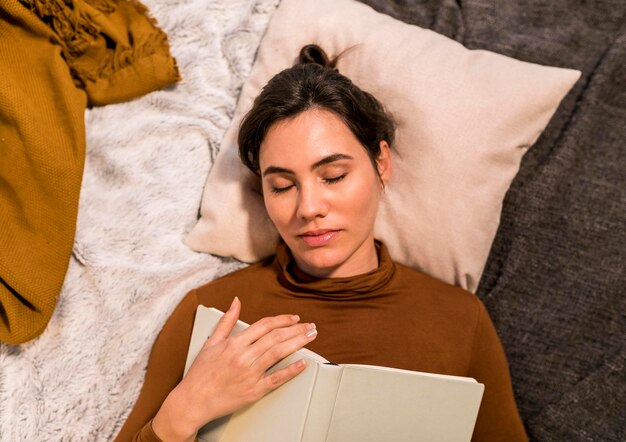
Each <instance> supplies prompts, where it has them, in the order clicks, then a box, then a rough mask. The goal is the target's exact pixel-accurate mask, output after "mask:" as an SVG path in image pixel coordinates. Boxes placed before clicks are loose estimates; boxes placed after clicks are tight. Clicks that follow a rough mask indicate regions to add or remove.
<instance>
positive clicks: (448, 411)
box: [185, 305, 484, 442]
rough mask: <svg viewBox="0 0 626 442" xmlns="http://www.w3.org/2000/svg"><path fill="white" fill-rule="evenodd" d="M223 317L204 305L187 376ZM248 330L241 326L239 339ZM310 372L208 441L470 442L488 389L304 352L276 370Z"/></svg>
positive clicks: (217, 427) (210, 429)
mask: <svg viewBox="0 0 626 442" xmlns="http://www.w3.org/2000/svg"><path fill="white" fill-rule="evenodd" d="M222 315H223V313H222V312H221V311H219V310H217V309H214V308H207V307H204V306H202V305H201V306H199V307H198V309H197V311H196V318H195V322H194V327H193V332H192V335H191V342H190V345H189V352H188V354H187V363H186V365H185V374H186V373H187V370H188V369H189V367H190V366H191V363H192V362H193V360H194V359H195V357H196V355H197V354H198V352H199V351H200V349H201V348H202V345H203V344H204V342H205V341H206V340H207V339H208V337H209V336H210V335H211V334H212V333H213V330H214V329H215V327H216V325H217V323H218V321H219V320H220V318H221V317H222ZM246 327H248V325H247V324H246V323H244V322H242V321H238V323H237V324H236V326H235V327H234V329H233V332H232V333H238V332H240V331H241V330H243V329H245V328H246ZM302 358H304V359H306V361H307V367H306V369H305V370H304V371H303V372H302V373H300V374H299V375H298V376H296V377H295V378H294V379H292V380H291V381H289V382H287V383H286V384H284V385H283V386H281V387H279V388H278V389H276V390H274V391H272V392H271V393H269V394H268V395H266V396H265V397H263V398H262V399H261V400H259V401H258V402H256V403H254V404H252V405H249V406H247V407H244V408H242V409H240V410H238V411H236V412H235V413H233V414H231V415H228V416H225V417H223V418H220V419H217V420H215V421H213V422H210V423H209V424H207V425H206V426H205V427H203V428H202V429H201V430H200V432H199V433H198V438H199V440H201V441H205V442H323V441H327V442H346V441H359V442H368V441H372V442H374V441H375V442H380V441H442V442H443V441H450V442H452V441H455V442H457V441H459V442H460V441H469V440H470V439H471V437H472V432H473V430H474V424H475V422H476V416H477V415H478V408H479V406H480V401H481V399H482V395H483V391H484V385H483V384H480V383H478V382H476V380H475V379H472V378H466V377H461V376H448V375H441V374H432V373H422V372H418V371H410V370H400V369H395V368H389V367H378V366H372V365H357V364H343V365H334V364H330V363H329V362H328V361H327V360H326V359H324V358H323V357H321V356H320V355H318V354H316V353H313V352H312V351H310V350H307V349H302V350H299V351H297V352H296V353H294V354H292V355H290V356H288V357H287V358H285V359H283V360H282V361H280V362H279V363H278V364H276V365H275V366H274V367H272V368H271V369H270V371H272V370H276V369H280V368H283V367H286V366H287V365H289V364H290V363H292V362H295V361H297V360H299V359H302Z"/></svg>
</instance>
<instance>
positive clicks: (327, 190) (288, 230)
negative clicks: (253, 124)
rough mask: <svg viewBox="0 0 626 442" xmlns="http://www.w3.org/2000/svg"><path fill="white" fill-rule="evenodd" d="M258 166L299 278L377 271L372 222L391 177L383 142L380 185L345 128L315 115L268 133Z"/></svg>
mask: <svg viewBox="0 0 626 442" xmlns="http://www.w3.org/2000/svg"><path fill="white" fill-rule="evenodd" d="M259 164H260V169H261V177H262V185H263V198H264V200H265V207H266V208H267V212H268V214H269V216H270V218H271V219H272V221H273V222H274V225H275V226H276V228H277V229H278V232H279V233H280V235H281V237H282V238H283V240H284V241H285V243H286V244H287V246H288V247H289V249H290V250H291V252H292V254H293V256H294V258H295V260H296V264H297V265H298V267H299V268H300V269H301V270H303V271H304V272H306V273H308V274H310V275H313V276H318V277H344V276H354V275H358V274H362V273H366V272H368V271H370V270H372V269H374V268H376V267H377V266H378V257H377V254H376V249H375V246H374V221H375V219H376V212H377V209H378V202H379V199H380V195H381V193H382V188H383V184H382V183H386V182H388V180H389V178H390V176H391V158H390V152H389V146H388V145H387V143H386V142H384V141H382V142H381V155H380V157H379V158H378V160H377V161H376V167H377V168H378V170H379V173H380V179H379V176H378V174H377V173H376V170H375V169H374V165H373V164H372V161H371V160H370V157H369V156H368V154H367V151H366V150H365V148H364V147H363V146H362V145H361V144H360V143H359V141H358V140H357V138H356V137H355V136H354V134H352V132H351V131H350V129H349V128H348V126H346V125H345V123H344V122H343V121H341V119H340V118H339V117H338V116H336V115H335V114H334V113H332V112H330V111H326V110H321V109H312V110H308V111H305V112H303V113H301V114H299V115H297V116H296V117H293V118H290V119H287V120H283V121H279V122H278V123H276V124H274V125H273V126H272V127H270V129H269V130H268V132H267V134H266V136H265V139H264V140H263V142H262V144H261V150H260V153H259ZM381 180H382V183H381Z"/></svg>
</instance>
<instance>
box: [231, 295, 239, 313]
mask: <svg viewBox="0 0 626 442" xmlns="http://www.w3.org/2000/svg"><path fill="white" fill-rule="evenodd" d="M237 301H239V298H237V297H236V296H235V297H234V298H233V302H232V303H231V304H230V307H228V311H231V310H232V309H234V308H235V304H236V303H237Z"/></svg>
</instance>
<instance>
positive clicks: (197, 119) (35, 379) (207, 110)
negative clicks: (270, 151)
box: [0, 0, 279, 442]
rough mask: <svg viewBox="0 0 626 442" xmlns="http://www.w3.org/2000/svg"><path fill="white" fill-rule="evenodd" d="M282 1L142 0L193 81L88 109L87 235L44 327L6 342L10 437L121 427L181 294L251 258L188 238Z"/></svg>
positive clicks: (0, 367)
mask: <svg viewBox="0 0 626 442" xmlns="http://www.w3.org/2000/svg"><path fill="white" fill-rule="evenodd" d="M278 2H279V0H257V1H254V0H220V1H212V0H148V1H145V4H146V6H148V8H149V9H150V11H151V12H152V14H153V16H154V17H155V18H156V19H157V20H158V22H159V25H160V26H161V27H162V28H163V30H164V31H165V32H166V33H167V34H168V36H169V39H170V44H171V48H172V52H173V55H174V56H175V57H176V59H177V62H178V66H179V68H180V70H181V74H182V77H183V81H182V82H181V83H180V84H178V85H176V86H175V87H172V88H169V89H168V90H163V91H159V92H155V93H152V94H149V95H148V96H145V97H143V98H141V99H137V100H134V101H132V102H129V103H123V104H119V105H112V106H106V107H104V108H99V109H94V110H91V111H88V112H87V114H86V129H87V163H86V166H85V174H84V179H83V187H82V191H81V196H80V210H79V217H78V226H77V234H76V241H75V243H74V250H73V255H72V258H71V261H70V265H69V271H68V274H67V277H66V279H65V284H64V287H63V290H62V293H61V296H60V299H59V303H58V306H57V309H56V311H55V314H54V315H53V317H52V320H51V321H50V324H49V326H48V328H47V330H46V331H45V332H44V334H43V335H42V336H41V337H39V338H38V339H36V340H34V341H31V342H29V343H26V344H24V345H19V346H9V345H6V344H0V440H1V441H3V442H4V441H7V442H13V441H25V440H28V441H57V440H64V441H83V440H84V441H105V440H111V439H113V438H114V436H115V434H116V433H117V431H118V430H119V428H120V427H121V425H122V424H123V422H124V420H125V418H126V416H127V414H128V412H129V411H130V408H131V407H132V405H133V403H134V402H135V400H136V398H137V395H138V394H139V390H140V388H141V384H142V381H143V376H144V374H145V367H146V363H147V359H148V355H149V352H150V348H151V346H152V344H153V342H154V339H155V338H156V335H157V334H158V332H159V330H160V329H161V327H162V325H163V323H164V321H165V320H166V319H167V317H168V316H169V314H170V313H171V311H172V310H173V308H174V307H175V306H176V304H177V303H178V302H179V300H180V299H181V298H182V297H183V296H184V295H185V293H186V292H187V291H188V290H189V289H191V288H193V287H196V286H198V285H201V284H203V283H205V282H208V281H210V280H212V279H214V278H215V277H217V276H220V275H222V274H225V273H227V272H230V271H232V270H235V269H237V268H240V267H241V266H242V265H241V264H240V263H238V262H235V261H232V260H225V259H219V258H216V257H213V256H210V255H206V254H199V253H195V252H193V251H191V250H190V249H189V248H187V247H186V246H185V245H184V244H183V239H184V238H185V236H186V234H187V233H188V231H189V230H190V229H191V228H192V227H193V225H194V224H195V222H196V219H197V216H198V208H199V205H200V198H201V195H202V189H203V185H204V183H205V180H206V176H207V174H208V171H209V168H210V166H211V164H212V161H213V159H214V158H215V155H216V153H217V150H218V149H219V144H220V141H221V139H222V136H223V134H224V132H225V130H226V129H227V127H228V125H229V123H230V120H231V116H232V113H233V110H234V108H235V104H236V100H237V95H238V93H239V90H240V87H241V84H242V82H243V80H244V79H245V77H246V76H247V75H248V73H249V70H250V68H251V66H252V62H253V59H254V55H255V52H256V50H257V47H258V44H259V41H260V39H261V36H262V34H263V32H264V30H265V28H266V27H267V23H268V21H269V18H270V17H271V14H272V12H273V11H274V10H275V8H276V6H277V4H278ZM244 308H245V306H244ZM181 345H185V343H181Z"/></svg>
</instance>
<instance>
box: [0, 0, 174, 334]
mask: <svg viewBox="0 0 626 442" xmlns="http://www.w3.org/2000/svg"><path fill="white" fill-rule="evenodd" d="M25 3H26V2H25ZM27 6H28V8H27V7H26V6H24V5H23V4H21V3H19V2H17V1H16V0H2V2H0V17H1V18H2V20H0V37H1V38H0V58H1V59H2V65H1V66H0V78H2V80H1V81H0V160H1V161H0V250H1V253H2V255H1V259H0V283H1V284H0V341H4V342H8V343H11V344H16V343H22V342H25V341H27V340H30V339H33V338H34V337H36V336H38V335H39V334H41V332H42V331H43V330H44V328H45V327H46V325H47V324H48V321H49V319H50V317H51V315H52V312H53V311H54V308H55V306H56V302H57V298H58V295H59V292H60V290H61V285H62V283H63V280H64V277H65V272H66V270H67V266H68V263H69V258H70V252H71V249H72V244H73V241H74V233H75V227H76V216H77V210H78V198H79V193H80V186H81V179H82V174H83V166H84V161H85V122H84V112H85V106H86V105H87V104H88V103H90V104H106V103H113V102H117V101H120V100H125V99H129V98H133V97H137V96H139V95H142V94H144V93H146V92H148V91H151V90H154V89H155V88H161V87H163V86H164V85H166V84H169V83H172V82H173V81H176V80H177V79H178V78H179V77H178V71H177V69H176V65H175V62H174V60H173V59H172V58H171V56H170V55H169V48H168V46H167V40H166V37H165V34H163V33H162V31H160V30H158V29H156V28H154V24H153V22H152V21H151V20H150V19H148V18H147V17H146V16H145V15H144V14H145V13H146V10H145V8H143V7H142V6H141V5H140V4H139V3H135V2H132V3H128V2H119V3H118V2H109V3H104V2H97V3H96V5H95V6H92V5H91V4H90V3H87V2H81V1H80V0H77V1H76V2H74V3H71V2H67V3H65V2H61V1H59V2H57V1H38V2H32V3H28V4H27ZM96 6H97V7H99V8H100V9H98V8H96ZM30 9H32V11H31V10H30ZM86 35H89V38H88V37H86ZM155 35H156V37H155ZM118 40H119V41H118ZM146 42H149V48H148V47H147V45H148V43H146ZM137 46H138V47H139V49H137ZM110 52H113V53H110ZM68 65H69V67H68Z"/></svg>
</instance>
